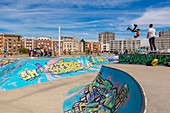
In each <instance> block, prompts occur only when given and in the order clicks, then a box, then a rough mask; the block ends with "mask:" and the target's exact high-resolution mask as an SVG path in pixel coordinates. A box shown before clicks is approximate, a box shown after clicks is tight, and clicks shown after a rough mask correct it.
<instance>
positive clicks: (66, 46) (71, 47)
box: [61, 36, 79, 51]
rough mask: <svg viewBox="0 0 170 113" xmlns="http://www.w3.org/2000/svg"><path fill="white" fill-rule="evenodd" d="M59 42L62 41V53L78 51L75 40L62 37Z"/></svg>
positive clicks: (77, 44)
mask: <svg viewBox="0 0 170 113" xmlns="http://www.w3.org/2000/svg"><path fill="white" fill-rule="evenodd" d="M61 40H63V51H64V50H66V51H79V43H78V40H77V38H74V37H69V36H62V37H61Z"/></svg>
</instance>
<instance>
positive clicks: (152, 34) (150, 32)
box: [147, 24, 156, 53]
mask: <svg viewBox="0 0 170 113" xmlns="http://www.w3.org/2000/svg"><path fill="white" fill-rule="evenodd" d="M155 36H156V30H155V29H154V28H153V24H150V25H149V29H148V34H147V38H149V44H150V49H151V52H154V53H156V46H155ZM153 49H154V50H153Z"/></svg>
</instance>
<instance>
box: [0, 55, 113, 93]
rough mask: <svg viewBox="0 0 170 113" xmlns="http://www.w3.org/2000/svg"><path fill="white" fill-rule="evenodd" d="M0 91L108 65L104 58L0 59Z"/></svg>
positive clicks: (97, 69)
mask: <svg viewBox="0 0 170 113" xmlns="http://www.w3.org/2000/svg"><path fill="white" fill-rule="evenodd" d="M1 61H2V63H1V68H0V91H6V90H11V89H16V88H21V87H25V86H30V85H34V84H39V83H43V82H49V81H53V80H57V79H60V78H64V77H69V76H75V75H79V74H84V73H86V72H96V71H99V68H98V67H97V66H96V65H95V64H98V63H99V64H105V63H110V62H109V60H107V58H106V57H102V56H100V57H84V56H79V57H68V58H50V59H49V58H48V59H42V58H39V59H38V58H37V59H13V60H11V59H2V60H1Z"/></svg>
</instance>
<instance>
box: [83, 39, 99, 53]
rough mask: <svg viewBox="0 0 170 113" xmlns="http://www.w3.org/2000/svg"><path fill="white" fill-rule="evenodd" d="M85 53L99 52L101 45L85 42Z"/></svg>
mask: <svg viewBox="0 0 170 113" xmlns="http://www.w3.org/2000/svg"><path fill="white" fill-rule="evenodd" d="M85 51H86V52H88V51H91V52H93V53H99V52H101V43H100V42H90V41H88V42H86V43H85Z"/></svg>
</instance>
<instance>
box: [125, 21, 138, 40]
mask: <svg viewBox="0 0 170 113" xmlns="http://www.w3.org/2000/svg"><path fill="white" fill-rule="evenodd" d="M137 26H138V25H136V24H134V28H133V29H131V28H130V27H128V28H127V30H130V31H131V32H136V35H135V36H134V38H138V37H139V35H140V29H136V27H137Z"/></svg>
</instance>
